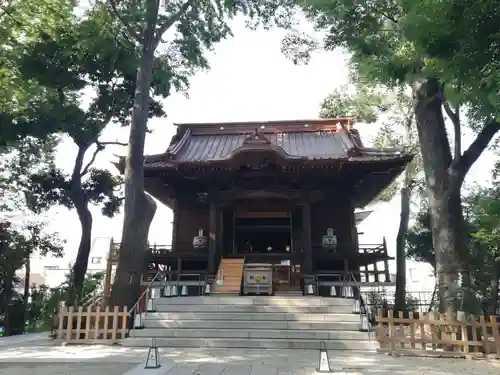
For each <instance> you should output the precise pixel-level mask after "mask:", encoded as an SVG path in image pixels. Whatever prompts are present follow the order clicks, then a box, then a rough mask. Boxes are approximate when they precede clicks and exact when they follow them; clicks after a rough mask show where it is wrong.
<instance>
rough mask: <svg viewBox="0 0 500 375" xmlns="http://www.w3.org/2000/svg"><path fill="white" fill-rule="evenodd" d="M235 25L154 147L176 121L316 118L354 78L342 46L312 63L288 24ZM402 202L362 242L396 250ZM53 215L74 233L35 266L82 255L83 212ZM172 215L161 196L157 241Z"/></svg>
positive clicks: (368, 134) (151, 144)
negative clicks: (296, 51) (57, 252)
mask: <svg viewBox="0 0 500 375" xmlns="http://www.w3.org/2000/svg"><path fill="white" fill-rule="evenodd" d="M234 32H235V37H234V38H232V39H230V40H225V41H223V42H222V43H220V44H219V45H218V46H217V48H216V49H215V51H214V52H213V53H211V54H210V58H209V61H210V63H211V66H212V68H211V70H209V71H206V72H199V73H198V74H196V75H195V76H194V77H193V79H192V80H191V87H190V89H189V92H188V95H189V96H185V95H184V94H176V95H173V96H172V97H170V98H169V99H168V100H166V101H165V108H166V112H167V113H168V118H166V119H154V120H152V121H150V128H151V129H153V133H152V134H149V135H148V137H147V139H146V153H147V154H154V153H160V152H163V151H165V150H166V148H167V146H168V144H169V142H170V138H171V137H172V135H173V134H174V132H175V127H174V126H173V125H172V123H181V122H216V121H251V120H286V119H301V118H302V119H306V118H307V119H309V118H316V117H317V115H318V112H319V106H320V103H321V102H322V100H323V98H324V97H325V96H326V95H327V94H328V93H329V92H330V91H331V90H333V89H334V88H336V87H338V86H340V85H341V84H344V83H346V82H347V67H346V59H347V56H346V55H345V54H343V53H342V52H340V51H334V52H324V51H322V52H318V53H316V54H315V55H314V56H313V58H312V60H311V62H310V63H309V64H308V65H305V66H296V65H294V64H292V63H291V62H290V61H289V60H287V59H286V58H285V57H284V56H283V55H282V54H281V52H280V47H281V40H282V38H283V37H284V35H285V34H284V32H282V31H280V30H272V31H250V30H247V29H245V28H244V27H242V26H239V25H238V26H237V27H235V29H234ZM357 128H358V129H359V131H360V132H361V135H362V138H363V140H364V141H365V143H368V144H369V142H370V139H371V138H372V137H373V136H374V134H375V133H376V131H377V127H376V126H371V125H359V126H358V127H357ZM127 138H128V129H126V128H125V129H122V128H120V127H118V126H110V127H109V128H108V129H107V130H106V132H105V134H104V136H103V137H102V139H103V140H107V141H114V140H120V141H127ZM470 141H471V137H470V136H468V135H465V136H464V141H463V142H464V146H467V145H468V143H470ZM124 152H125V150H124V149H123V148H120V147H110V148H108V149H106V151H105V152H102V153H101V154H100V155H99V157H98V160H97V163H96V165H97V166H99V167H103V168H109V169H111V170H113V171H115V170H114V167H113V166H112V165H111V162H112V161H113V160H116V158H115V157H114V154H118V155H120V154H124ZM75 155H76V148H75V147H74V145H73V144H72V143H71V141H65V142H63V144H62V145H61V146H60V147H59V150H58V156H57V163H58V164H59V165H60V166H61V167H63V168H65V169H66V170H68V171H69V170H70V169H71V167H72V162H73V160H74V156H75ZM484 159H488V160H489V159H491V155H485V156H483V157H482V160H480V163H477V164H476V165H475V166H474V167H473V169H472V171H471V173H470V175H469V177H468V179H467V181H468V182H472V181H478V182H480V183H485V182H486V181H487V178H488V174H487V173H484V172H485V170H484V168H485V167H484V166H485V165H492V163H489V162H486V163H485V160H484ZM481 166H482V167H483V169H481ZM398 203H399V202H398V200H397V199H395V200H394V201H393V202H391V203H388V204H380V205H377V206H376V207H374V208H375V212H374V213H373V214H372V215H371V216H370V217H369V218H368V219H367V220H366V221H365V222H364V223H363V224H362V225H361V228H360V230H361V231H362V232H364V233H365V234H364V235H363V236H361V237H360V242H361V243H380V242H381V240H382V237H383V236H386V238H387V241H388V245H389V251H390V252H391V253H394V251H395V249H394V242H395V236H396V231H397V225H398V221H399V205H398ZM92 211H93V213H94V229H93V237H94V238H96V237H111V236H113V237H114V238H117V239H119V238H120V233H121V226H122V220H123V217H122V215H121V214H120V215H117V216H116V217H115V218H113V219H107V218H104V217H102V216H101V215H100V213H99V210H98V209H97V208H94V209H93V210H92ZM50 217H51V223H50V229H51V230H57V231H58V232H60V233H61V235H62V237H63V238H65V239H66V240H67V246H66V254H65V258H64V259H63V260H57V261H54V260H49V259H46V260H42V261H36V262H35V265H34V267H35V269H36V268H40V267H41V266H42V265H47V264H60V265H67V264H68V262H70V261H72V260H73V259H74V258H75V256H76V251H77V247H78V241H79V236H80V228H79V222H78V218H77V216H76V213H75V212H70V211H68V210H66V209H63V208H59V209H56V210H53V211H52V212H51V215H50ZM171 222H172V214H171V212H170V210H169V209H168V208H166V207H164V206H162V205H161V203H159V204H158V210H157V213H156V216H155V218H154V221H153V224H152V227H151V231H150V241H151V242H153V243H154V242H156V243H162V244H166V243H170V241H171ZM411 267H413V266H411ZM419 269H422V270H423V268H419ZM418 272H420V271H418ZM422 272H424V273H427V271H422Z"/></svg>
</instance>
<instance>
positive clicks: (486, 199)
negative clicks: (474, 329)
mask: <svg viewBox="0 0 500 375" xmlns="http://www.w3.org/2000/svg"><path fill="white" fill-rule="evenodd" d="M498 197H499V191H498V189H497V188H496V187H493V188H484V187H478V186H477V187H474V188H472V189H470V190H469V191H468V192H467V194H466V195H465V196H464V197H463V198H462V200H463V206H464V213H465V221H466V237H467V238H468V241H469V248H470V253H471V258H470V259H471V271H472V273H473V276H474V279H475V281H476V282H475V284H474V289H473V292H474V293H475V294H476V295H477V296H478V297H479V300H480V301H482V307H483V310H484V312H488V313H490V314H493V315H494V314H496V311H497V308H498V293H499V291H498V283H499V278H500V272H499V269H500V251H499V250H498V239H499V238H498V233H497V232H498V228H499V225H500V215H499V211H498V209H499V206H498V203H497V201H498ZM407 240H408V241H407V256H408V257H409V258H411V259H413V260H415V261H419V262H425V263H428V264H429V265H431V266H432V267H433V268H434V270H435V269H436V258H435V252H434V246H433V242H432V231H431V225H430V214H429V209H428V206H427V205H425V204H424V205H422V209H421V211H420V212H419V213H418V214H417V216H416V220H415V222H414V224H413V226H412V228H411V229H410V230H409V232H408V236H407ZM463 292H464V291H462V292H461V296H462V298H461V303H460V308H461V309H464V308H465V309H466V310H471V311H474V312H476V313H478V312H479V309H480V307H481V306H479V305H477V304H476V305H471V306H464V305H465V304H466V303H467V301H466V300H464V299H463V297H464V295H463V294H464V293H463Z"/></svg>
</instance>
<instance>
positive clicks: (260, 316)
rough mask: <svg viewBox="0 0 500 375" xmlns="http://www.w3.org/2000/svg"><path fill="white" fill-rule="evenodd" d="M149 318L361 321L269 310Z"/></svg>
mask: <svg viewBox="0 0 500 375" xmlns="http://www.w3.org/2000/svg"><path fill="white" fill-rule="evenodd" d="M147 319H148V320H150V319H160V320H230V321H255V320H259V321H260V320H267V321H296V322H324V321H326V322H351V323H354V322H359V320H360V317H359V315H355V314H332V313H329V314H298V313H297V314H294V313H286V312H284V313H267V312H240V313H237V312H154V313H148V314H147Z"/></svg>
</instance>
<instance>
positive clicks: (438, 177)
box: [415, 79, 463, 312]
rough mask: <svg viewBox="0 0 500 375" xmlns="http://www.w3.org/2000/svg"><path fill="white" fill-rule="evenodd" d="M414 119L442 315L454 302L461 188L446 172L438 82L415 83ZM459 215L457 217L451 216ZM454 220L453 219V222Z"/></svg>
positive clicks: (448, 159)
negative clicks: (425, 183)
mask: <svg viewBox="0 0 500 375" xmlns="http://www.w3.org/2000/svg"><path fill="white" fill-rule="evenodd" d="M415 93H416V97H415V99H416V100H415V119H416V124H417V130H418V137H419V143H420V148H421V153H422V161H423V167H424V171H425V178H426V182H427V197H428V202H429V211H430V221H431V230H432V237H433V242H434V249H435V254H436V276H437V283H438V293H439V301H440V303H439V306H440V310H441V312H445V311H447V310H450V309H453V308H454V305H455V302H456V301H457V299H458V298H457V296H458V289H457V281H458V274H459V266H458V264H457V254H456V253H455V251H456V248H457V245H458V244H457V243H456V240H457V236H456V234H457V230H458V231H461V230H462V229H463V228H459V227H458V224H459V223H460V217H461V218H462V220H463V217H462V213H461V211H462V207H461V201H460V187H458V196H457V191H456V187H457V186H456V185H455V186H453V188H452V189H450V188H451V186H450V185H451V184H450V182H451V181H450V176H449V173H448V169H449V167H450V165H451V153H450V145H449V142H448V137H447V134H446V128H445V123H444V118H443V113H442V104H443V91H442V85H441V84H440V82H439V81H438V80H437V79H427V80H423V81H421V82H417V83H416V87H415ZM453 215H459V217H455V218H454V217H453ZM455 219H456V220H455Z"/></svg>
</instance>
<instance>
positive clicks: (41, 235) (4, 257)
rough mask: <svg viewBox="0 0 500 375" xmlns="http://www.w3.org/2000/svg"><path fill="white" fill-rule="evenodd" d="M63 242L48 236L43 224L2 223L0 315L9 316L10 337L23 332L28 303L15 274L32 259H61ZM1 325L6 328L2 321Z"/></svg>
mask: <svg viewBox="0 0 500 375" xmlns="http://www.w3.org/2000/svg"><path fill="white" fill-rule="evenodd" d="M62 250H63V242H62V241H61V240H60V239H59V237H58V236H57V235H56V234H53V233H46V232H45V231H44V224H43V223H40V222H30V223H27V224H25V225H24V226H22V227H16V226H14V225H13V224H11V223H10V222H7V221H0V316H4V317H5V315H8V316H9V324H8V327H7V329H6V331H7V333H8V334H15V333H23V332H24V314H25V304H24V302H23V299H22V298H21V297H22V296H21V295H20V294H19V293H18V292H17V291H16V288H23V287H24V285H21V284H20V282H19V279H18V278H17V277H16V272H17V271H18V270H19V269H20V268H21V267H23V266H24V265H25V264H27V262H28V260H29V258H30V256H32V255H33V254H34V253H38V254H40V255H41V256H46V255H49V254H50V255H52V256H55V257H60V256H62ZM0 323H1V325H2V326H4V325H6V324H5V321H4V320H3V319H2V321H1V322H0Z"/></svg>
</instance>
